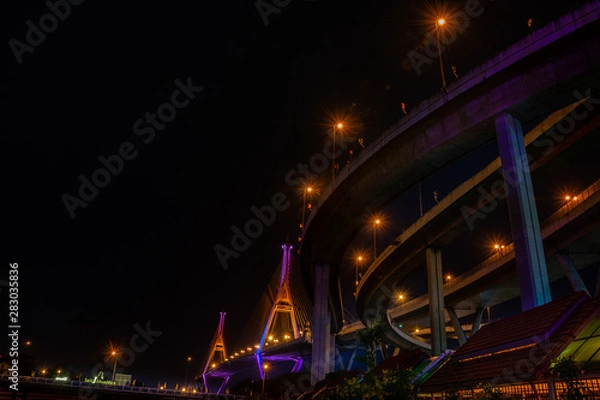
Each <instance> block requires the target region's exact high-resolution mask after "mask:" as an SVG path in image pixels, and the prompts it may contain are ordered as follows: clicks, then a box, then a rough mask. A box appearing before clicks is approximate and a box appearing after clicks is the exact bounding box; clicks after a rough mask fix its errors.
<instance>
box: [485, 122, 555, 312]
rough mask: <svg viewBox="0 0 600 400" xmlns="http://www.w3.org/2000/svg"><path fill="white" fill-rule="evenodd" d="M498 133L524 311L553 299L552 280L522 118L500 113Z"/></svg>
mask: <svg viewBox="0 0 600 400" xmlns="http://www.w3.org/2000/svg"><path fill="white" fill-rule="evenodd" d="M496 135H497V137H498V148H499V150H500V159H501V161H502V170H503V172H504V186H505V188H506V194H507V198H506V200H507V203H508V212H509V215H510V225H511V229H512V235H513V241H514V244H515V260H516V264H517V273H518V276H519V289H520V292H521V308H522V309H523V311H525V310H528V309H530V308H533V307H537V306H541V305H543V304H546V303H549V302H550V301H552V296H551V293H550V281H549V279H548V271H547V269H546V258H545V256H544V248H543V246H542V238H541V234H540V224H539V218H538V213H537V207H536V205H535V197H534V195H533V185H532V183H531V174H530V171H529V161H528V158H527V153H526V152H525V143H524V141H523V130H522V128H521V123H520V121H519V120H517V119H516V118H514V117H513V116H512V115H509V114H506V113H504V114H501V115H499V116H497V117H496Z"/></svg>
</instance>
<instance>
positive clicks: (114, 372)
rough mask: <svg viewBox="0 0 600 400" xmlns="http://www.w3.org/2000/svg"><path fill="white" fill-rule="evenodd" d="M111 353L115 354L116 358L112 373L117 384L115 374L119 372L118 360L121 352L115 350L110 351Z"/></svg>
mask: <svg viewBox="0 0 600 400" xmlns="http://www.w3.org/2000/svg"><path fill="white" fill-rule="evenodd" d="M110 355H111V356H113V358H114V359H115V362H114V365H113V373H112V380H113V382H114V384H115V385H116V384H117V379H116V378H115V375H116V373H117V360H118V359H119V353H117V352H116V351H115V350H113V351H111V352H110Z"/></svg>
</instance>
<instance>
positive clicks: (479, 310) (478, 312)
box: [471, 307, 485, 336]
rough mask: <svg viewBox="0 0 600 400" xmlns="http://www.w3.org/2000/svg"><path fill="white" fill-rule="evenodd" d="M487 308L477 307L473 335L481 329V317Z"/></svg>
mask: <svg viewBox="0 0 600 400" xmlns="http://www.w3.org/2000/svg"><path fill="white" fill-rule="evenodd" d="M484 310H485V309H484V308H483V307H477V310H475V320H474V321H473V328H472V329H471V336H473V334H474V333H475V332H477V331H478V330H479V328H480V327H481V319H482V318H483V311H484Z"/></svg>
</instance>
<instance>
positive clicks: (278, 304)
mask: <svg viewBox="0 0 600 400" xmlns="http://www.w3.org/2000/svg"><path fill="white" fill-rule="evenodd" d="M281 248H282V249H283V259H282V260H281V278H280V280H279V287H278V289H277V296H276V297H275V301H274V302H273V306H272V307H271V312H270V313H269V318H268V319H267V323H266V324H265V328H264V330H263V333H262V336H261V338H260V342H259V343H258V350H257V351H256V361H257V364H258V371H259V374H260V377H261V379H264V373H263V368H262V365H263V357H262V354H263V351H264V345H265V341H266V340H267V338H268V336H269V333H270V332H271V329H272V328H273V326H272V325H273V321H274V320H275V317H276V316H277V314H282V315H283V316H287V317H288V318H289V320H290V325H291V327H292V330H293V332H292V334H293V339H297V338H299V337H300V328H299V327H298V322H297V321H296V314H295V310H294V303H293V300H292V292H291V290H290V269H291V264H292V259H291V252H292V248H293V247H292V246H291V245H289V244H284V245H282V246H281Z"/></svg>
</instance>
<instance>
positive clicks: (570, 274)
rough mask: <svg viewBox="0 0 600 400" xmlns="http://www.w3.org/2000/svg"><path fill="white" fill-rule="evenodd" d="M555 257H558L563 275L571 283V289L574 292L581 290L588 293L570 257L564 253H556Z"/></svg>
mask: <svg viewBox="0 0 600 400" xmlns="http://www.w3.org/2000/svg"><path fill="white" fill-rule="evenodd" d="M556 258H558V262H559V263H560V266H561V267H562V269H563V271H565V275H566V276H567V279H568V280H569V283H571V287H572V288H573V290H574V291H576V292H579V291H583V292H586V293H587V294H588V295H589V294H590V292H589V291H588V289H587V287H586V286H585V283H583V279H581V275H579V272H577V268H575V265H574V264H573V261H572V260H571V257H569V256H568V255H566V254H564V253H557V254H556Z"/></svg>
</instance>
